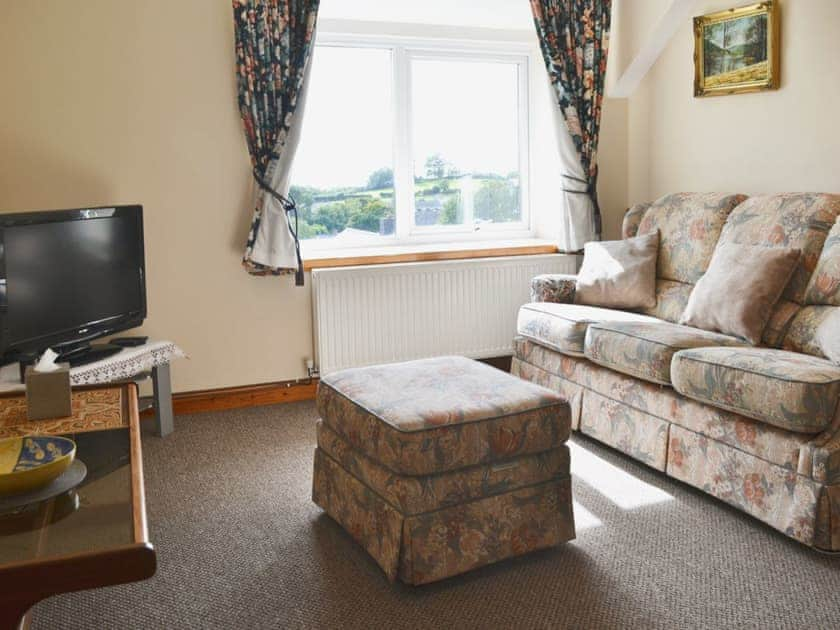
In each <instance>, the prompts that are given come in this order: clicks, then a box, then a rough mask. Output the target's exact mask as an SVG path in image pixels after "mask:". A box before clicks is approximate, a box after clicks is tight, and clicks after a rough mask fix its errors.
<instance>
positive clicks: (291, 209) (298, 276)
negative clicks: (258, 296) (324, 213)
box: [253, 168, 303, 287]
mask: <svg viewBox="0 0 840 630" xmlns="http://www.w3.org/2000/svg"><path fill="white" fill-rule="evenodd" d="M253 173H254V180H255V181H256V182H257V185H259V187H260V188H262V189H263V190H264V191H265V192H267V193H268V194H269V195H271V196H272V197H274V199H276V200H277V202H278V203H279V204H280V207H281V208H283V210H284V211H285V212H286V217H287V218H288V219H289V232H290V233H291V235H292V238H293V239H294V240H295V254H296V255H297V263H298V266H297V271H295V286H298V287H302V286H303V258H301V255H300V239H299V238H298V210H297V204H296V203H295V200H294V198H293V197H292V196H291V195H290V196H288V197H285V196H283V195H281V194H280V193H279V192H277V191H276V190H274V189H273V188H272V187H271V186H269V185H268V182H266V181H265V180H264V179H263V178H262V177H261V176H260V174H259V173H258V172H257V169H256V168H255V169H254V171H253ZM290 215H291V216H290ZM292 216H293V217H294V219H295V222H294V227H292V218H291V217H292Z"/></svg>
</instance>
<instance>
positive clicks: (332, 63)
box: [290, 46, 394, 246]
mask: <svg viewBox="0 0 840 630" xmlns="http://www.w3.org/2000/svg"><path fill="white" fill-rule="evenodd" d="M391 77H392V72H391V53H390V51H388V50H382V49H376V48H349V47H337V46H316V50H315V56H314V58H313V66H312V76H311V78H310V84H309V94H308V95H307V99H306V109H305V113H304V125H303V130H302V133H301V139H300V146H299V148H298V152H297V155H296V156H295V162H294V167H293V171H292V180H291V181H292V183H293V185H292V187H291V191H290V192H291V194H292V196H293V197H294V199H295V201H296V202H297V205H298V211H299V213H300V230H299V231H300V236H301V239H330V240H331V241H334V242H335V244H336V246H343V245H359V244H364V243H365V242H367V241H372V240H379V239H380V238H381V236H383V235H392V234H393V233H394V171H393V139H392V124H391V120H392V115H391V102H392V98H391V89H392V78H391Z"/></svg>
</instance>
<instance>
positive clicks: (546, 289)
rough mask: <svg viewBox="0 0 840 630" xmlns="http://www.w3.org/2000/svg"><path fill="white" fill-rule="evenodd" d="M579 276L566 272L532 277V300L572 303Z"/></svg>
mask: <svg viewBox="0 0 840 630" xmlns="http://www.w3.org/2000/svg"><path fill="white" fill-rule="evenodd" d="M576 283H577V277H576V276H573V275H570V274H565V273H544V274H542V275H539V276H536V277H534V278H532V279H531V301H532V302H555V303H557V304H572V303H574V301H575V284H576Z"/></svg>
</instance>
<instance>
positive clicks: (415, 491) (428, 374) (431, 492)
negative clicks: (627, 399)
mask: <svg viewBox="0 0 840 630" xmlns="http://www.w3.org/2000/svg"><path fill="white" fill-rule="evenodd" d="M317 402H318V411H319V413H320V415H321V420H320V421H319V422H318V428H317V432H318V447H317V449H316V450H315V471H314V479H313V489H312V498H313V500H314V501H315V503H317V504H318V505H319V506H320V507H321V508H323V509H324V510H325V511H326V512H327V514H329V515H330V516H331V517H332V518H333V519H335V520H336V521H338V523H339V524H340V525H341V526H342V527H344V529H346V530H347V531H348V532H349V533H350V535H351V536H352V537H353V538H354V539H355V540H356V541H358V542H359V543H360V544H361V545H362V546H363V547H364V548H365V549H366V550H367V551H368V553H370V555H371V556H373V558H374V560H376V562H377V563H378V564H379V566H381V567H382V569H383V570H384V571H385V573H386V575H387V576H388V578H389V579H390V580H394V579H396V578H397V577H399V578H400V579H401V580H402V581H404V582H407V583H409V584H423V583H427V582H433V581H435V580H440V579H442V578H445V577H449V576H451V575H456V574H458V573H463V572H464V571H469V570H470V569H474V568H476V567H480V566H483V565H486V564H490V563H492V562H496V561H498V560H502V559H504V558H509V557H512V556H518V555H521V554H524V553H528V552H529V551H533V550H535V549H541V548H545V547H551V546H554V545H558V544H560V543H563V542H566V541H568V540H571V539H572V538H574V536H575V528H574V517H573V514H572V500H571V484H570V478H569V451H568V447H567V446H566V445H565V444H564V443H565V442H566V440H567V439H568V437H569V426H570V418H571V414H570V410H569V405H568V404H567V403H566V401H565V400H564V399H563V398H561V397H560V396H558V395H557V394H555V393H554V392H552V391H550V390H548V389H545V388H542V387H539V386H536V385H533V384H532V383H528V382H526V381H522V380H519V379H518V378H516V377H513V376H510V375H509V374H505V373H504V372H501V371H499V370H496V369H495V368H492V367H490V366H488V365H484V364H482V363H478V362H475V361H471V360H469V359H464V358H461V357H441V358H436V359H427V360H422V361H411V362H407V363H398V364H391V365H382V366H375V367H366V368H358V369H351V370H344V371H341V372H337V373H335V374H331V375H329V376H326V377H324V378H323V379H322V380H321V383H320V385H319V386H318V396H317Z"/></svg>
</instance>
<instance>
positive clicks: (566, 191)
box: [560, 173, 591, 195]
mask: <svg viewBox="0 0 840 630" xmlns="http://www.w3.org/2000/svg"><path fill="white" fill-rule="evenodd" d="M560 177H565V178H566V179H571V180H574V181H576V182H580V183H581V184H586V190H570V189H568V188H561V190H562V191H563V192H565V193H572V194H573V195H591V193H590V191H589V182H588V181H586V180H585V179H581V178H580V177H576V176H575V175H567V174H566V173H561V174H560Z"/></svg>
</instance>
